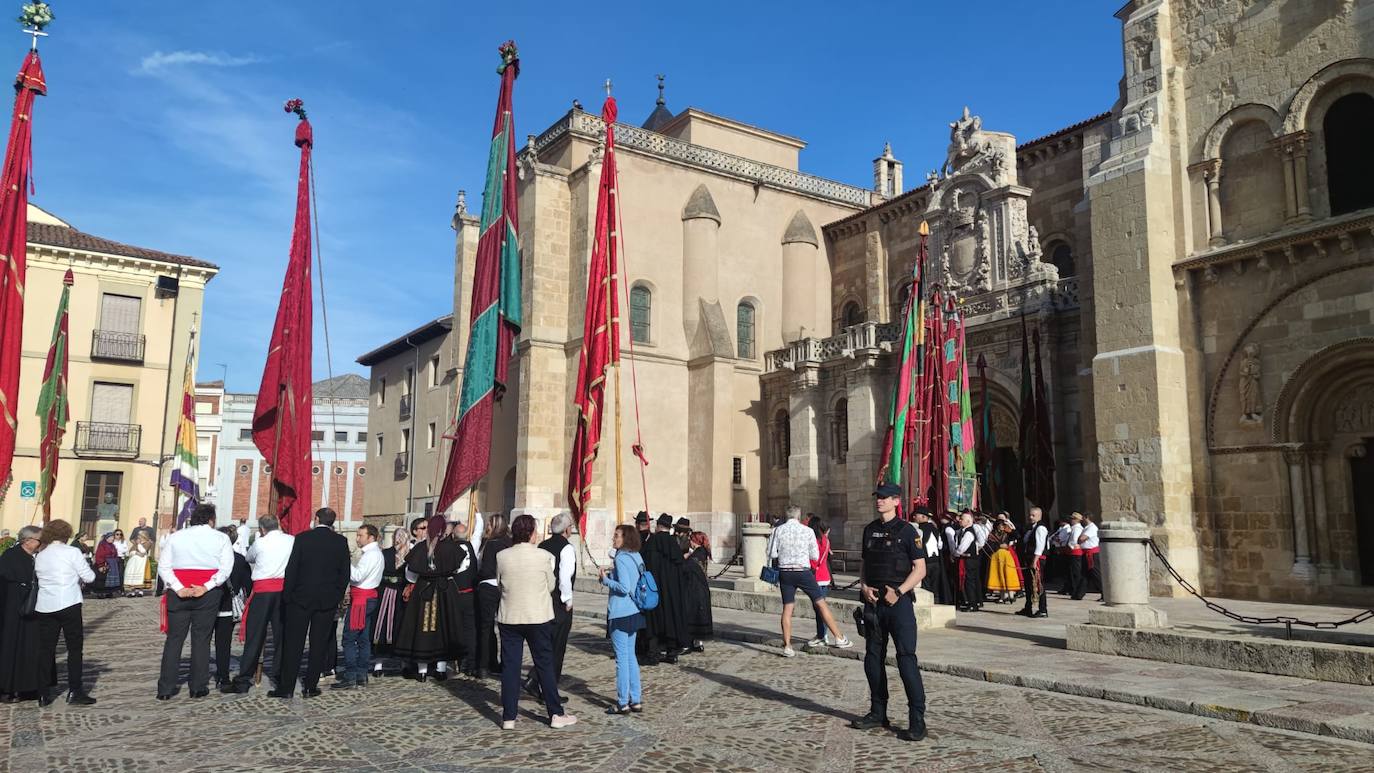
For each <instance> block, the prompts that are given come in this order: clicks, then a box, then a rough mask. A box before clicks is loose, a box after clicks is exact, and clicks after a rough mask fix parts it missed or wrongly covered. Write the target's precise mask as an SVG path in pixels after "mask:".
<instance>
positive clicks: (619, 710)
mask: <svg viewBox="0 0 1374 773" xmlns="http://www.w3.org/2000/svg"><path fill="white" fill-rule="evenodd" d="M630 711H631V709H630V707H629V706H628V705H625V706H617V705H616V704H614V703H612V704H611V705H610V706H607V707H606V713H607V714H610V715H612V716H614V715H616V714H629V713H630Z"/></svg>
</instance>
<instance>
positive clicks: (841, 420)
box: [830, 397, 849, 464]
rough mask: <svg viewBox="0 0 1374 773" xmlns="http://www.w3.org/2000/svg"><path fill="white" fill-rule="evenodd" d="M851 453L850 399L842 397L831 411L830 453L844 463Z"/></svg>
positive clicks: (836, 459)
mask: <svg viewBox="0 0 1374 773" xmlns="http://www.w3.org/2000/svg"><path fill="white" fill-rule="evenodd" d="M848 454H849V399H848V398H844V397H841V398H840V399H839V400H836V401H835V407H834V408H833V409H831V411H830V455H831V456H832V457H834V459H835V461H837V462H839V463H840V464H844V460H845V457H846V456H847V455H848Z"/></svg>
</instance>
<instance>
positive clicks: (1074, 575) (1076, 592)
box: [1069, 555, 1086, 601]
mask: <svg viewBox="0 0 1374 773" xmlns="http://www.w3.org/2000/svg"><path fill="white" fill-rule="evenodd" d="M1085 592H1086V588H1085V587H1084V584H1083V556H1072V555H1071V556H1069V596H1070V597H1072V598H1073V600H1074V601H1077V600H1079V599H1081V598H1083V594H1084V593H1085Z"/></svg>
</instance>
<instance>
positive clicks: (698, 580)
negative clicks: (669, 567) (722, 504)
mask: <svg viewBox="0 0 1374 773" xmlns="http://www.w3.org/2000/svg"><path fill="white" fill-rule="evenodd" d="M685 520H687V519H685V518H680V519H678V523H679V524H680V523H682V522H683V521H685ZM690 526H691V524H690V523H689V524H688V527H689V528H690ZM688 545H689V546H690V547H691V550H690V551H689V552H688V553H687V561H686V563H684V564H683V572H684V579H683V584H684V586H685V587H686V589H687V633H689V634H690V635H691V638H692V652H704V651H705V650H706V648H705V646H704V645H703V644H702V642H703V641H704V640H706V639H710V638H713V637H714V636H715V624H714V621H713V619H712V617H711V580H710V578H708V577H707V576H706V569H707V568H708V567H709V566H710V564H711V538H710V537H709V536H707V534H706V533H705V532H701V531H694V532H691V535H690V536H689V537H688Z"/></svg>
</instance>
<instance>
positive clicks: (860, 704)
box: [0, 599, 1374, 773]
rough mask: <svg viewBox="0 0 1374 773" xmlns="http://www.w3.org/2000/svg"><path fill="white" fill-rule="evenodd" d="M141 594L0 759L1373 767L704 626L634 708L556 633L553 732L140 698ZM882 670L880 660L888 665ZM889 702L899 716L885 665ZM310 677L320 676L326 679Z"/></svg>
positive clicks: (480, 715) (465, 693) (404, 701)
mask: <svg viewBox="0 0 1374 773" xmlns="http://www.w3.org/2000/svg"><path fill="white" fill-rule="evenodd" d="M155 611H156V607H155V604H154V602H153V601H152V600H151V599H143V600H112V601H96V602H89V603H88V604H87V607H86V623H87V661H86V668H87V672H88V675H89V676H88V678H89V679H90V680H91V683H92V684H91V686H92V692H93V694H94V695H95V696H96V697H97V698H99V701H100V702H99V704H98V705H96V706H94V707H91V708H74V707H69V706H66V705H65V704H63V703H61V702H58V703H55V704H54V705H53V706H52V707H50V708H47V709H42V710H40V709H38V708H37V706H36V705H35V704H33V703H31V702H30V703H25V704H18V705H0V738H4V739H6V740H7V741H8V744H7V748H8V749H9V753H8V756H7V757H5V758H0V773H4V772H5V771H8V770H14V771H40V770H60V771H72V770H79V771H104V770H111V771H113V770H119V771H142V770H148V771H191V770H213V771H224V772H225V773H228V772H230V771H328V770H347V771H355V770H357V771H362V770H368V771H421V770H433V771H504V772H507V773H510V772H513V771H536V770H559V771H622V770H625V771H645V772H646V773H650V772H652V773H659V772H661V771H783V770H787V771H790V770H800V771H861V772H862V773H870V772H873V773H876V772H877V771H897V770H978V771H988V770H999V771H1037V770H1044V771H1076V770H1131V771H1150V772H1151V773H1156V772H1157V771H1227V772H1228V773H1230V772H1232V771H1360V770H1363V771H1374V747H1370V746H1365V745H1361V744H1356V743H1350V742H1344V741H1336V740H1331V739H1326V738H1321V737H1317V736H1311V735H1303V734H1298V733H1289V732H1285V731H1278V730H1267V729H1264V728H1259V727H1254V726H1247V725H1241V724H1236V723H1230V722H1224V721H1211V720H1206V719H1202V718H1198V717H1192V716H1188V715H1182V714H1173V713H1169V712H1163V711H1156V710H1152V709H1145V708H1138V707H1131V706H1123V705H1120V704H1113V703H1108V702H1104V701H1098V700H1092V699H1088V698H1077V697H1072V696H1067V695H1061V694H1056V693H1048V692H1040V691H1036V690H1028V689H1023V688H1016V687H1008V686H1002V685H996V684H989V683H986V682H978V681H973V680H967V679H961V678H957V677H952V676H943V675H939V674H933V675H927V677H926V689H927V693H928V695H929V700H930V711H929V714H928V722H929V725H930V730H931V738H930V739H929V740H928V741H926V742H925V743H921V744H907V743H902V742H900V741H897V740H896V739H895V737H894V736H893V735H892V734H891V733H890V732H886V731H881V730H875V731H872V732H867V733H862V732H858V731H855V730H851V729H849V728H847V727H846V726H845V725H846V723H847V722H848V721H849V720H850V719H852V718H854V717H855V716H856V715H857V714H859V713H862V712H863V711H864V710H865V709H866V708H867V688H866V685H865V682H864V678H863V670H862V667H861V666H860V664H859V663H857V662H854V661H850V660H842V659H837V658H826V657H817V656H806V655H802V656H800V657H798V658H796V659H794V660H784V659H782V658H780V657H778V656H777V653H776V650H766V649H762V648H756V647H749V646H743V645H735V644H728V643H717V644H711V645H708V648H707V652H706V653H704V654H700V655H695V656H691V657H689V658H684V659H682V661H681V662H680V663H679V664H678V665H677V666H666V665H665V666H658V667H656V668H652V669H646V670H645V672H644V684H645V696H644V698H645V704H646V707H647V711H646V713H645V714H643V715H638V716H634V717H608V716H606V715H605V714H603V713H602V710H603V709H604V707H605V706H606V705H607V704H608V702H609V701H610V700H611V699H613V692H614V664H613V662H612V661H611V659H610V658H609V654H608V653H609V646H608V644H607V643H606V642H605V641H604V640H603V639H602V638H601V637H600V636H599V633H598V631H597V629H596V627H595V626H593V625H589V624H586V623H578V626H577V628H576V630H575V632H574V636H573V640H572V645H571V647H570V648H569V653H568V662H567V667H566V671H567V675H568V676H567V677H565V678H566V679H567V681H568V683H567V685H566V687H565V691H566V692H567V693H568V694H570V695H571V697H572V700H571V703H570V706H569V709H570V711H572V712H573V713H575V714H577V715H578V716H579V718H580V720H581V721H580V722H579V724H578V725H576V726H575V727H573V728H571V729H568V730H562V731H555V730H552V729H550V728H548V727H547V725H545V724H544V721H543V717H542V713H543V709H542V705H541V704H536V703H535V702H534V701H530V700H526V701H523V702H522V704H521V719H520V720H519V723H518V725H517V727H519V728H520V729H519V731H518V732H515V733H509V732H503V731H501V730H500V728H499V726H498V721H497V720H498V719H499V708H498V705H497V704H498V701H499V694H498V688H497V685H496V683H495V682H486V683H474V682H471V681H466V680H457V679H453V680H449V681H448V682H446V683H442V684H439V683H433V682H431V683H426V684H417V683H415V682H410V681H406V680H401V679H397V678H388V679H382V680H374V681H373V682H372V686H370V687H368V688H367V689H366V690H348V691H331V690H329V689H328V688H327V686H326V687H325V690H324V694H323V695H322V696H320V697H318V698H314V699H310V700H302V699H301V698H299V697H297V698H296V699H295V700H293V701H291V702H285V701H280V700H275V699H271V698H268V697H266V695H265V694H264V692H263V691H262V690H260V689H259V690H255V691H254V692H253V693H251V694H248V695H242V696H221V695H219V694H218V693H213V692H212V693H211V695H210V697H208V698H204V699H201V700H194V701H193V700H190V699H189V698H188V697H187V692H186V690H185V689H183V690H182V692H181V694H180V695H178V696H177V697H176V698H175V699H173V700H172V701H170V702H166V703H163V702H158V701H157V700H155V699H154V692H155V681H156V669H157V661H158V656H159V652H160V648H161V643H162V638H161V636H160V635H159V634H158V632H157V626H156V618H155ZM890 670H891V669H890ZM891 676H892V684H893V689H894V697H893V704H894V705H893V706H892V708H891V712H892V718H893V720H894V721H895V722H897V723H898V725H902V724H904V721H905V715H906V710H905V705H904V704H903V702H902V701H901V698H900V695H901V691H900V688H899V687H898V681H897V680H896V674H895V672H893V673H892V675H891ZM328 681H329V680H325V684H326V685H327V683H328Z"/></svg>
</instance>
